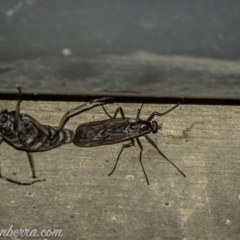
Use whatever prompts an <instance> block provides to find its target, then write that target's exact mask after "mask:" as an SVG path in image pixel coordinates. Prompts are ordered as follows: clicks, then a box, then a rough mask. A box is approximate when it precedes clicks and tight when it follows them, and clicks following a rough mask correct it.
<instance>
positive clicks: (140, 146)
mask: <svg viewBox="0 0 240 240" xmlns="http://www.w3.org/2000/svg"><path fill="white" fill-rule="evenodd" d="M136 140H137V143H138V146H139V148H140V155H139V162H140V164H141V166H142V170H143V173H144V175H145V178H146V181H147V185H149V181H148V177H147V174H146V172H145V169H144V167H143V164H142V151H143V146H142V144H141V142H140V140H139V139H138V138H136Z"/></svg>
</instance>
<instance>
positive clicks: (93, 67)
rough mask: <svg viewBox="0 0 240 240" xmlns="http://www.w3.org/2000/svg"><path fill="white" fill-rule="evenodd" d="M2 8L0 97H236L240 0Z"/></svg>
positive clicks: (5, 2) (34, 3)
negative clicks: (18, 89)
mask: <svg viewBox="0 0 240 240" xmlns="http://www.w3.org/2000/svg"><path fill="white" fill-rule="evenodd" d="M0 3H1V8H0V52H1V54H0V83H1V89H0V91H1V92H6V91H7V92H15V89H14V88H13V86H14V84H15V83H21V84H22V85H23V87H24V91H25V92H33V93H50V94H51V93H60V94H79V95H83V94H97V95H106V94H121V95H122V94H123V95H124V94H126V95H130V96H131V95H134V94H136V95H138V96H142V95H145V96H170V97H171V96H173V97H209V98H212V97H216V98H239V96H238V95H239V94H238V93H239V90H240V89H239V88H240V84H239V75H240V70H239V69H240V62H239V53H240V45H239V42H240V32H239V22H240V21H239V18H240V14H239V7H240V6H239V5H240V3H239V1H233V0H231V1H223V0H222V1H221V0H210V1H209V0H208V1H207V0H203V1H202V0H201V1H197V0H196V1H190V0H185V1H177V0H173V1H171V2H170V1H143V0H138V1H133V0H132V1H131V0H130V1H117V0H113V1H103V0H102V1H101V0H100V1H99V0H92V1H73V0H70V1H61V0H58V1H53V0H47V1H46V0H21V1H20V0H19V1H13V0H2V1H0ZM63 49H70V50H71V54H70V56H66V55H64V54H63V53H62V51H63ZM176 57H177V59H176Z"/></svg>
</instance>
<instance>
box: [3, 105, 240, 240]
mask: <svg viewBox="0 0 240 240" xmlns="http://www.w3.org/2000/svg"><path fill="white" fill-rule="evenodd" d="M15 104H16V102H13V101H11V102H9V101H1V103H0V108H1V109H3V108H7V109H14V108H15ZM78 105H80V103H66V102H26V101H23V102H22V109H21V112H22V113H28V114H30V115H32V116H34V117H35V118H36V119H38V120H39V121H40V122H41V123H44V124H48V125H58V123H59V120H60V118H61V117H62V116H63V114H64V113H65V112H66V111H67V110H69V109H71V108H73V107H75V106H78ZM119 105H121V106H122V107H123V109H124V110H125V115H126V116H131V117H135V116H136V111H137V108H138V107H139V104H130V103H129V104H113V105H109V106H107V109H108V110H109V112H111V113H113V112H114V111H115V109H116V108H117V106H119ZM171 106H172V105H156V104H155V105H154V104H151V105H148V104H146V105H144V107H143V110H142V115H141V116H142V118H143V119H145V118H146V117H147V116H148V115H149V114H150V113H151V112H152V111H160V112H163V111H164V110H166V109H168V108H169V107H171ZM239 116H240V108H239V107H231V106H196V105H195V106H193V105H191V106H190V105H181V106H179V107H178V108H177V109H176V110H174V111H173V112H171V113H170V114H168V115H166V116H164V117H162V118H160V117H156V119H157V120H158V121H159V122H161V123H163V129H162V132H159V133H158V134H156V135H153V134H151V136H152V139H154V140H155V141H156V143H157V145H158V146H159V147H160V149H161V150H162V151H163V152H164V153H165V154H166V155H167V156H168V157H169V158H170V159H171V160H172V161H173V162H174V163H175V164H177V166H178V167H179V168H180V169H182V170H183V171H184V173H185V174H186V175H187V178H183V177H182V176H181V175H180V174H179V173H178V172H177V171H176V169H174V168H173V167H172V166H171V165H170V164H169V163H168V162H166V161H165V160H164V159H163V158H162V157H161V156H159V155H158V153H157V152H156V151H155V149H154V148H153V147H152V146H150V145H149V144H148V143H147V142H146V141H145V140H144V138H143V141H142V143H143V147H144V152H143V164H144V167H145V170H146V172H147V174H148V178H149V181H150V185H149V186H147V185H146V181H145V178H144V175H143V173H142V170H141V166H140V164H139V161H138V157H139V148H138V147H137V146H135V147H132V148H129V149H126V150H125V151H124V152H123V154H122V156H121V159H120V161H119V165H118V167H117V169H116V171H115V172H114V174H113V175H112V176H111V177H108V176H107V174H108V173H109V172H110V171H111V170H112V167H113V165H114V163H115V160H116V157H117V155H118V153H119V150H120V147H121V144H116V145H110V146H103V147H95V148H78V147H76V146H74V145H73V144H69V145H65V146H62V147H61V148H58V149H53V150H51V151H48V152H42V153H34V154H33V156H34V160H35V164H36V170H37V175H38V177H39V178H46V179H47V181H46V182H43V183H36V184H34V185H32V186H18V185H14V184H11V183H9V182H5V181H2V180H1V181H0V184H1V197H0V199H1V206H0V216H1V218H0V226H1V229H8V228H9V227H10V225H13V228H14V229H18V228H28V229H34V228H37V229H38V230H39V231H41V230H42V229H62V231H63V237H62V238H61V239H232V240H234V239H239V238H240V220H239V212H240V191H239V174H240V158H239V154H240V150H239V146H240V140H239V136H240V130H239V129H240V122H239ZM106 118H107V117H106V115H105V114H104V113H103V111H102V109H101V108H95V109H92V110H90V111H88V112H85V113H83V114H81V115H79V116H76V117H75V118H73V119H71V120H70V121H69V122H68V124H67V126H66V127H67V128H70V129H75V128H76V127H77V125H78V124H80V123H84V122H88V121H93V120H102V119H106ZM0 148H1V169H2V174H3V175H5V176H8V177H11V178H15V179H18V180H24V181H28V180H31V175H30V167H29V164H28V160H27V156H26V154H25V153H24V152H20V151H17V150H15V149H13V148H12V147H10V146H9V145H7V144H6V143H2V144H1V145H0ZM13 173H14V174H13ZM129 175H132V177H130V178H129V177H127V176H129ZM3 239H4V238H3ZM8 239H9V238H8ZM20 239H21V238H20ZM39 239H40V238H39ZM42 239H44V238H42Z"/></svg>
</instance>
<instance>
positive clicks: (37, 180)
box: [0, 168, 46, 185]
mask: <svg viewBox="0 0 240 240" xmlns="http://www.w3.org/2000/svg"><path fill="white" fill-rule="evenodd" d="M0 178H1V179H2V180H5V181H8V182H11V183H15V184H18V185H32V184H34V183H36V182H43V181H46V179H36V180H34V181H32V182H20V181H16V180H13V179H11V178H8V177H4V176H2V173H1V168H0Z"/></svg>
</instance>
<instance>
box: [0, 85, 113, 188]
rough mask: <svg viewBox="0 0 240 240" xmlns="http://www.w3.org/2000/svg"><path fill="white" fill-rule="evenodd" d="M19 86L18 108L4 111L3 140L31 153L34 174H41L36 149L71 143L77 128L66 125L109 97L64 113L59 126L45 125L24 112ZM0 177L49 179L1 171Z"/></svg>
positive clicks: (0, 117) (1, 119)
mask: <svg viewBox="0 0 240 240" xmlns="http://www.w3.org/2000/svg"><path fill="white" fill-rule="evenodd" d="M16 87H17V89H18V101H17V107H16V111H10V112H9V111H8V110H3V111H2V112H0V143H1V142H2V141H5V142H7V143H8V144H10V145H11V146H13V147H14V148H16V149H18V150H22V151H25V152H26V153H27V156H28V160H29V163H30V166H31V170H32V177H33V178H37V177H36V171H35V165H34V161H33V157H32V152H43V151H48V150H50V149H52V148H57V147H60V146H61V145H63V144H67V143H71V142H72V139H73V137H74V132H73V131H72V130H68V129H63V128H64V126H65V124H66V123H67V121H68V120H69V118H71V117H73V116H75V115H77V114H79V113H82V112H84V111H86V110H89V109H91V108H93V107H96V106H99V105H102V104H105V102H104V101H105V100H108V99H109V98H100V99H95V100H93V101H91V102H89V103H85V104H83V105H81V106H79V107H77V108H74V109H72V110H70V111H68V112H67V113H65V114H64V116H63V117H62V119H61V121H60V123H59V126H58V127H51V126H47V125H42V124H41V123H39V122H38V121H37V120H36V119H34V118H33V117H31V116H30V115H28V114H20V103H21V100H20V96H21V87H20V86H18V85H17V86H16ZM0 178H1V179H3V180H6V181H9V182H12V183H16V184H19V185H31V184H33V183H36V182H41V181H45V180H46V179H36V180H34V181H32V182H19V181H16V180H12V179H10V178H8V177H4V176H2V174H1V171H0Z"/></svg>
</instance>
